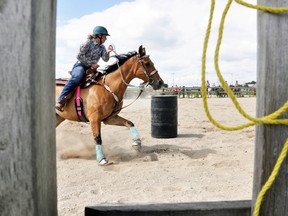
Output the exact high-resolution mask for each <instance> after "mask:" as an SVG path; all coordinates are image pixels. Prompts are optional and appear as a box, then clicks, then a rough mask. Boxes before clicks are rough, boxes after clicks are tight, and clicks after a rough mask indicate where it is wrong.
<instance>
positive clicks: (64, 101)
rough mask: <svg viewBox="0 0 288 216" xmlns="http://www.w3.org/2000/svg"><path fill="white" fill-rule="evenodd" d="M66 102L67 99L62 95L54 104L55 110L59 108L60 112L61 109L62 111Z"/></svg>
mask: <svg viewBox="0 0 288 216" xmlns="http://www.w3.org/2000/svg"><path fill="white" fill-rule="evenodd" d="M67 102H68V101H67V98H66V97H64V98H63V99H62V100H60V101H57V103H56V105H55V108H56V109H57V110H59V111H60V112H63V111H64V107H65V106H66V104H67Z"/></svg>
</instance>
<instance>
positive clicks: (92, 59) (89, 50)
mask: <svg viewBox="0 0 288 216" xmlns="http://www.w3.org/2000/svg"><path fill="white" fill-rule="evenodd" d="M100 58H102V59H103V61H105V62H107V61H108V60H109V54H108V53H107V51H106V48H105V46H104V45H103V44H98V43H97V42H96V40H95V39H88V40H87V41H86V42H85V43H83V44H82V45H81V46H80V51H79V53H78V54H77V59H78V60H79V61H80V62H81V63H82V64H84V65H85V66H87V67H90V66H91V65H92V64H97V63H98V61H99V59H100Z"/></svg>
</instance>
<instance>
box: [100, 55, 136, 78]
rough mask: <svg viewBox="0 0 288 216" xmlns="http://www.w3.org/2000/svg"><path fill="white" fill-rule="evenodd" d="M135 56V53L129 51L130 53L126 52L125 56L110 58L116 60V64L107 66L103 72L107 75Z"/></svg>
mask: <svg viewBox="0 0 288 216" xmlns="http://www.w3.org/2000/svg"><path fill="white" fill-rule="evenodd" d="M136 54H137V52H136V51H131V52H128V53H127V54H120V55H118V54H116V55H114V56H111V57H115V58H116V62H115V63H113V64H112V65H109V66H107V67H106V68H105V69H104V71H103V72H104V73H106V74H108V73H111V72H113V71H115V70H116V69H118V68H119V67H120V66H121V65H122V64H124V62H126V61H127V60H128V59H130V58H131V57H132V56H135V55H136Z"/></svg>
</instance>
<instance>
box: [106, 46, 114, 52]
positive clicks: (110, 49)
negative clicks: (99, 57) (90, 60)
mask: <svg viewBox="0 0 288 216" xmlns="http://www.w3.org/2000/svg"><path fill="white" fill-rule="evenodd" d="M112 51H113V46H112V45H109V46H108V49H107V52H108V53H110V52H112Z"/></svg>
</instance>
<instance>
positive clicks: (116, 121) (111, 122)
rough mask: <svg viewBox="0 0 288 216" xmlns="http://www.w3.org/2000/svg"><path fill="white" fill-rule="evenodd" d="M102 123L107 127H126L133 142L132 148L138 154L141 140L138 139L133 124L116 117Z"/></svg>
mask: <svg viewBox="0 0 288 216" xmlns="http://www.w3.org/2000/svg"><path fill="white" fill-rule="evenodd" d="M103 123H104V124H108V125H117V126H126V127H128V128H129V130H130V134H131V136H132V139H133V141H134V142H133V144H132V147H133V148H134V149H135V150H136V151H138V152H139V151H140V150H141V139H140V136H139V133H138V131H137V129H136V127H135V125H134V124H133V122H131V121H129V120H127V119H125V118H122V117H120V116H118V115H116V116H112V117H110V118H108V119H106V120H105V121H103Z"/></svg>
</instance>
